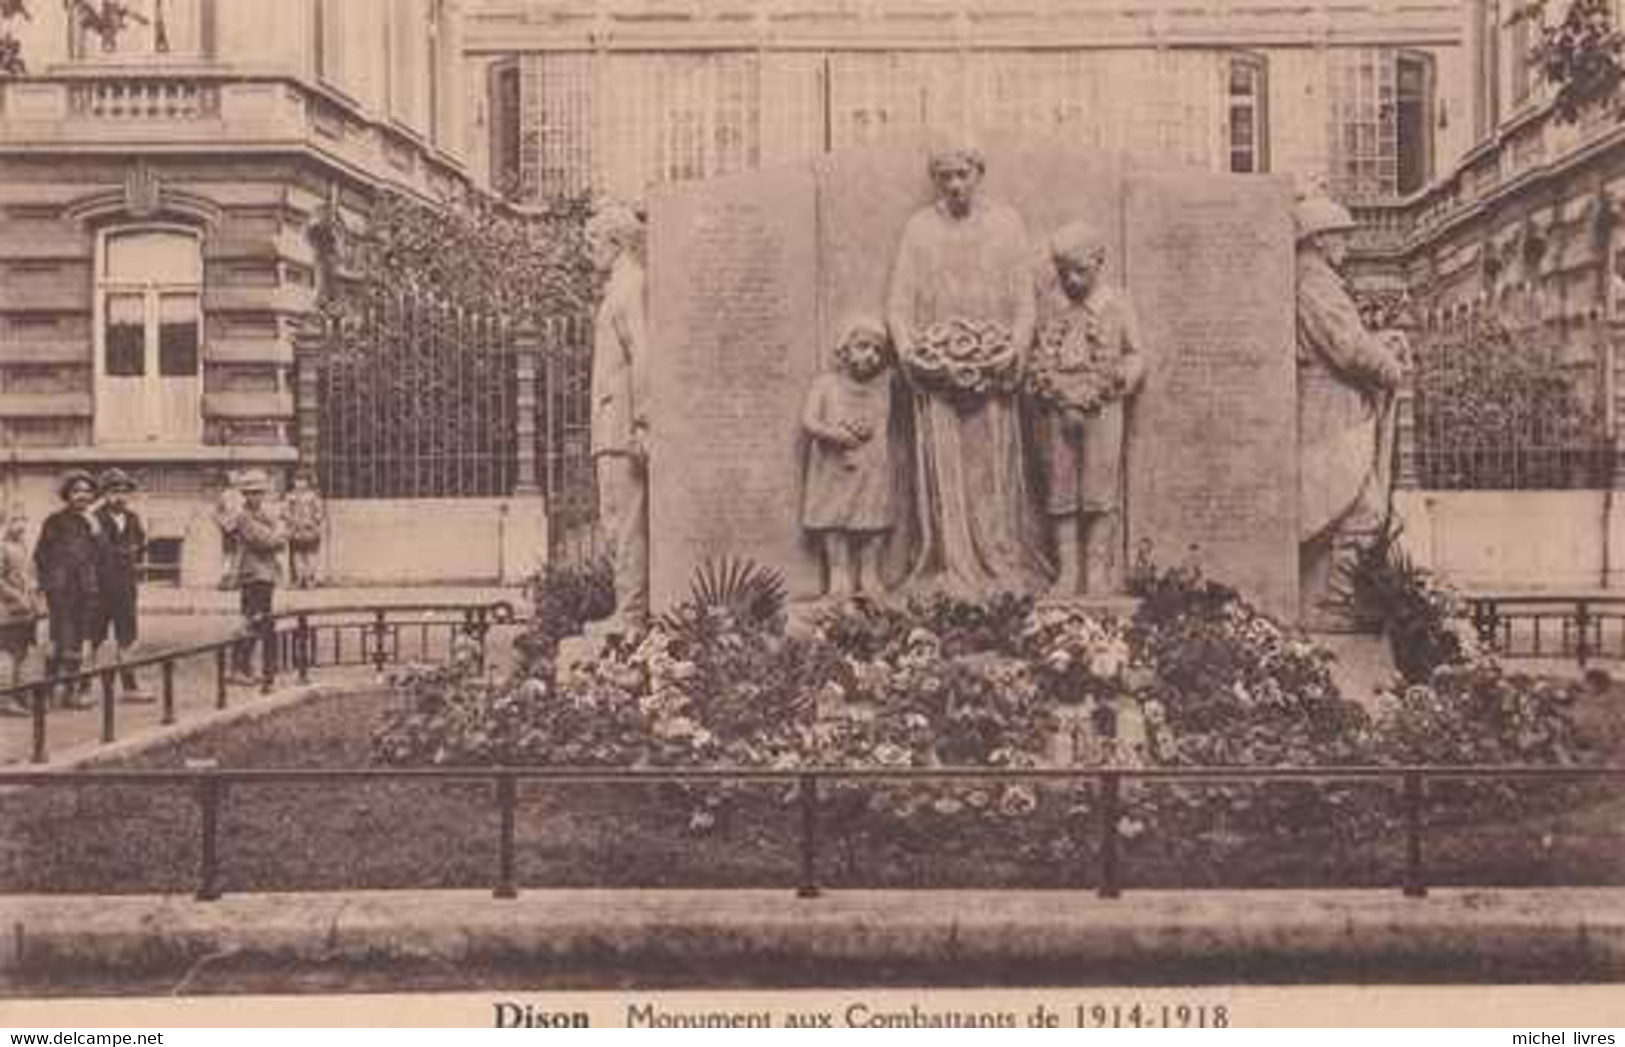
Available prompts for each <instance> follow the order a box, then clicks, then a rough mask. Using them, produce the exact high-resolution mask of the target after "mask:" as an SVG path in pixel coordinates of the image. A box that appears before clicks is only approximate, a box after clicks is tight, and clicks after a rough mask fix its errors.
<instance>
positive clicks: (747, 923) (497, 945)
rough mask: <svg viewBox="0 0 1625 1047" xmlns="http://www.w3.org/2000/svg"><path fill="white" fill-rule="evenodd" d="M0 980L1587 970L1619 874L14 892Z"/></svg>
mask: <svg viewBox="0 0 1625 1047" xmlns="http://www.w3.org/2000/svg"><path fill="white" fill-rule="evenodd" d="M0 920H3V921H4V926H5V927H6V928H8V930H9V933H8V934H7V935H5V936H3V937H5V938H6V939H8V940H7V941H6V942H5V943H4V945H3V946H0V984H5V983H10V984H22V983H29V984H35V983H37V982H38V981H39V980H40V979H42V978H49V976H50V975H51V973H52V972H53V971H63V972H67V971H78V972H84V971H91V970H94V971H98V972H100V973H101V974H102V975H104V976H106V977H108V978H110V979H112V980H115V981H116V980H117V979H119V978H120V977H132V978H133V977H152V976H154V975H162V974H164V973H166V972H177V973H179V972H184V971H186V970H187V969H188V968H189V967H191V966H192V965H194V964H197V963H198V962H200V961H202V960H203V959H205V958H208V957H220V956H230V957H232V958H234V960H235V961H237V962H241V963H244V964H247V965H249V966H258V965H274V966H277V967H279V968H281V969H298V968H300V967H302V966H303V965H321V966H323V967H326V968H328V969H331V968H332V967H334V966H338V967H341V968H342V967H345V966H346V965H353V966H354V968H355V969H356V970H358V971H359V970H364V969H369V968H375V967H385V966H387V965H389V964H396V963H422V962H428V963H431V964H435V965H445V966H446V967H448V968H450V969H459V970H461V969H466V970H469V971H471V972H472V971H475V970H478V969H482V968H483V969H491V968H493V967H497V968H523V969H527V970H532V969H534V970H546V971H550V972H554V973H556V974H559V975H562V976H563V977H564V978H565V980H567V981H570V982H573V983H579V984H581V985H584V986H590V985H595V984H613V983H615V980H616V979H620V983H621V984H624V983H625V978H626V977H627V975H628V973H630V972H638V973H645V972H660V973H661V974H662V975H667V976H675V977H676V979H677V982H679V983H683V984H692V985H693V986H695V987H700V986H705V985H730V986H739V985H741V984H743V985H769V984H773V980H774V979H775V978H776V977H782V976H785V975H784V972H801V976H807V975H808V974H809V973H810V974H811V975H812V976H815V977H822V978H823V979H824V981H825V983H826V984H827V983H830V982H834V983H839V982H841V981H842V980H843V978H844V979H853V978H857V979H860V980H861V979H863V978H864V977H866V976H873V972H874V971H876V970H885V971H888V972H893V973H894V974H896V975H897V976H900V977H903V978H905V979H907V980H908V981H909V982H910V983H911V984H917V985H932V984H966V982H965V981H964V979H965V978H966V977H967V976H970V977H975V976H977V974H979V973H980V974H983V975H984V976H985V975H986V973H987V972H994V973H995V974H997V973H999V972H1017V971H1019V972H1025V973H1026V974H1027V975H1028V976H1031V975H1032V972H1048V973H1049V974H1050V975H1053V976H1054V977H1057V978H1062V979H1066V980H1067V981H1071V982H1074V983H1081V984H1087V983H1090V982H1095V983H1102V984H1106V983H1115V984H1122V983H1123V981H1124V979H1130V980H1141V981H1166V982H1174V983H1177V982H1178V981H1179V980H1180V979H1188V980H1189V982H1190V983H1194V982H1198V981H1209V982H1214V981H1222V982H1226V983H1232V984H1234V983H1249V982H1252V983H1264V982H1270V981H1275V982H1279V981H1282V980H1285V981H1309V982H1328V983H1331V982H1345V983H1346V982H1357V983H1364V982H1372V981H1385V980H1386V981H1395V980H1414V979H1416V978H1418V977H1425V978H1429V979H1431V980H1439V981H1452V980H1453V981H1478V982H1496V981H1533V980H1559V981H1605V980H1617V979H1619V978H1621V977H1622V976H1625V889H1620V888H1568V889H1562V888H1552V889H1535V890H1518V891H1513V890H1464V889H1439V890H1436V891H1435V892H1434V893H1433V894H1432V895H1431V896H1430V897H1428V898H1426V899H1408V898H1404V897H1401V896H1400V894H1399V892H1398V891H1397V890H1396V891H1391V892H1388V891H1353V890H1350V891H1324V892H1318V891H1317V892H1310V891H1297V892H1293V891H1276V890H1261V891H1188V892H1171V891H1141V892H1131V893H1130V894H1129V895H1127V896H1125V897H1124V898H1122V899H1119V900H1116V901H1105V900H1101V899H1099V898H1096V897H1095V896H1094V895H1092V894H1087V893H1083V892H1072V891H1043V892H1040V891H957V890H947V891H915V892H899V891H841V892H834V893H831V894H828V895H826V896H824V897H822V898H818V899H812V900H800V899H797V898H796V897H794V895H793V894H792V893H791V892H790V891H789V890H780V891H770V890H730V891H717V890H709V891H707V890H643V891H637V890H538V891H529V892H524V893H522V894H521V895H520V897H519V898H518V899H516V900H512V901H498V900H495V899H493V898H491V897H490V896H489V895H488V894H486V893H483V892H473V891H443V892H426V891H369V892H348V893H334V894H261V895H240V896H228V897H226V898H225V899H223V900H221V901H218V902H213V903H199V902H195V901H192V900H191V899H189V898H184V897H179V896H167V897H166V896H124V897H106V896H83V895H78V896H57V897H51V896H37V895H36V896H27V897H20V898H12V899H8V900H7V901H5V902H3V903H0Z"/></svg>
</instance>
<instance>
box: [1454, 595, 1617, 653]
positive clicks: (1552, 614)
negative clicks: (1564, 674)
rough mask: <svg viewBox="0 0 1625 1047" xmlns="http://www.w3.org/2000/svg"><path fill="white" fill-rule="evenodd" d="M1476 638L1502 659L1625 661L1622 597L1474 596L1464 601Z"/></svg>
mask: <svg viewBox="0 0 1625 1047" xmlns="http://www.w3.org/2000/svg"><path fill="white" fill-rule="evenodd" d="M1467 604H1468V608H1469V614H1470V615H1471V620H1472V623H1473V628H1474V630H1475V631H1476V632H1477V633H1478V639H1479V642H1480V643H1482V644H1483V645H1484V646H1485V647H1487V648H1488V649H1489V650H1491V651H1493V652H1494V653H1496V654H1498V655H1500V656H1502V657H1506V658H1564V659H1567V658H1572V659H1574V660H1575V661H1576V662H1577V663H1578V664H1579V666H1580V668H1582V669H1584V668H1586V667H1587V666H1588V665H1589V664H1590V663H1591V662H1593V661H1596V660H1599V659H1603V660H1620V659H1625V596H1589V595H1587V596H1574V595H1561V594H1529V595H1523V594H1499V595H1489V594H1486V595H1479V596H1473V597H1470V598H1469V599H1468V601H1467Z"/></svg>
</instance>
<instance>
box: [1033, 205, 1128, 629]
mask: <svg viewBox="0 0 1625 1047" xmlns="http://www.w3.org/2000/svg"><path fill="white" fill-rule="evenodd" d="M1049 255H1050V261H1051V263H1052V264H1053V265H1054V267H1055V278H1056V279H1055V287H1054V290H1053V291H1052V292H1051V293H1050V294H1048V295H1047V296H1046V298H1045V300H1044V302H1043V303H1042V304H1041V312H1040V327H1039V331H1038V344H1037V346H1036V347H1035V348H1034V350H1033V355H1032V360H1031V362H1030V364H1029V368H1028V386H1029V389H1030V391H1031V392H1032V394H1033V399H1034V400H1035V401H1036V402H1037V404H1038V405H1039V417H1038V428H1039V437H1040V439H1039V446H1040V449H1041V461H1042V465H1043V475H1044V478H1045V481H1046V482H1045V490H1046V493H1045V499H1044V508H1045V511H1046V513H1047V515H1048V517H1049V520H1050V523H1051V525H1052V527H1053V528H1054V535H1055V551H1056V558H1057V560H1058V561H1059V566H1060V572H1059V575H1058V577H1057V578H1056V581H1055V585H1054V587H1053V588H1052V589H1051V593H1052V594H1053V595H1055V596H1058V597H1069V596H1075V595H1078V594H1079V593H1106V592H1113V591H1115V590H1117V589H1118V588H1120V586H1121V579H1120V578H1119V577H1118V573H1119V571H1118V563H1119V559H1120V557H1119V556H1118V554H1117V548H1116V546H1117V543H1118V531H1119V528H1118V522H1119V520H1120V518H1121V512H1122V501H1123V457H1124V432H1125V430H1124V415H1125V408H1126V405H1127V403H1128V401H1129V400H1130V399H1132V398H1133V397H1134V395H1135V394H1136V393H1138V392H1139V390H1140V386H1141V385H1142V384H1143V383H1144V381H1145V365H1144V357H1143V356H1142V354H1141V352H1140V348H1139V336H1138V333H1137V330H1138V325H1137V322H1136V320H1135V315H1134V306H1133V304H1132V303H1131V302H1130V300H1129V298H1128V294H1127V292H1125V291H1123V290H1121V289H1119V288H1117V287H1114V286H1112V285H1110V284H1107V283H1106V282H1105V281H1104V280H1103V279H1102V272H1103V270H1104V269H1105V265H1106V242H1105V240H1104V239H1103V238H1102V237H1101V236H1100V234H1099V233H1097V232H1096V231H1095V230H1094V229H1093V228H1091V227H1090V226H1088V225H1085V224H1083V223H1081V222H1077V223H1073V224H1070V225H1066V226H1063V227H1062V228H1060V229H1058V230H1056V231H1055V233H1054V234H1053V235H1052V236H1051V237H1050V241H1049Z"/></svg>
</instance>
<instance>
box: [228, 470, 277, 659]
mask: <svg viewBox="0 0 1625 1047" xmlns="http://www.w3.org/2000/svg"><path fill="white" fill-rule="evenodd" d="M237 489H238V490H239V491H241V492H242V494H243V511H242V515H241V516H239V517H238V521H237V544H238V549H237V584H238V588H239V591H240V592H241V605H240V606H241V607H242V612H243V624H244V626H246V628H247V630H248V632H249V635H250V637H254V636H258V635H259V633H260V630H261V629H262V628H264V626H265V625H266V623H267V622H268V621H269V620H270V617H271V605H272V602H273V597H274V595H275V593H276V583H277V578H278V577H279V575H280V573H281V570H282V554H283V550H285V549H286V548H287V546H288V537H287V534H286V533H285V532H284V530H283V527H282V523H281V521H279V520H278V519H277V518H276V517H274V516H272V515H271V513H270V511H269V510H267V509H266V507H265V496H266V494H267V493H268V492H269V491H270V490H271V481H270V478H269V477H267V476H266V475H265V473H264V472H262V471H260V470H259V469H250V470H248V471H247V472H245V473H243V474H242V475H241V476H239V477H238V478H237ZM232 655H233V663H234V664H233V667H232V676H233V682H234V683H244V684H250V683H254V682H255V680H254V676H253V664H252V663H253V657H254V640H253V639H252V638H251V639H248V640H245V641H244V642H243V643H240V644H238V645H237V647H236V648H235V649H234V650H233V652H232Z"/></svg>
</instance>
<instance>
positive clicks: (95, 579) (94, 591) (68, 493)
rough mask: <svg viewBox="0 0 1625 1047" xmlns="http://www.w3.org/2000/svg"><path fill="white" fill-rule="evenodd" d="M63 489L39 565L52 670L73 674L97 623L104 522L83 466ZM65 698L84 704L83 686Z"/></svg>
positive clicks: (38, 553)
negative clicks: (95, 510) (94, 510)
mask: <svg viewBox="0 0 1625 1047" xmlns="http://www.w3.org/2000/svg"><path fill="white" fill-rule="evenodd" d="M57 493H58V495H60V497H61V498H62V501H63V502H64V503H65V504H64V505H63V507H62V508H61V509H58V510H57V511H56V512H54V513H52V514H51V515H50V516H47V517H46V518H45V522H44V524H43V525H41V527H40V536H39V541H38V543H36V544H35V546H34V567H35V571H36V574H37V575H38V578H39V586H40V588H41V589H42V590H44V592H45V606H46V611H47V614H48V616H49V618H50V629H51V653H50V656H49V658H48V659H47V661H46V666H45V669H46V675H47V676H51V677H55V676H58V675H61V676H72V675H74V674H76V673H78V672H79V671H80V670H81V669H82V668H83V666H84V649H85V643H86V641H87V640H88V639H89V638H90V636H91V635H93V632H92V631H93V629H94V627H95V625H96V617H97V615H98V614H99V613H100V612H99V611H98V602H99V598H100V589H101V569H100V568H101V556H102V544H101V536H100V525H99V524H98V523H97V520H96V516H95V514H94V513H92V512H91V506H92V505H93V504H94V503H95V501H96V480H95V478H94V477H92V476H91V475H90V474H89V473H87V472H85V471H84V470H83V469H72V470H69V471H68V472H67V473H66V474H64V475H63V477H62V480H61V483H60V484H58V486H57ZM62 703H63V704H64V705H67V706H68V707H69V708H75V709H79V708H84V707H86V706H87V705H88V704H90V703H89V702H87V701H86V700H85V699H84V697H83V695H82V691H81V688H78V687H71V686H70V687H68V688H66V689H65V691H64V693H63V695H62Z"/></svg>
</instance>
